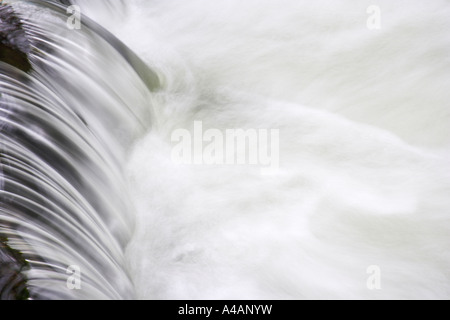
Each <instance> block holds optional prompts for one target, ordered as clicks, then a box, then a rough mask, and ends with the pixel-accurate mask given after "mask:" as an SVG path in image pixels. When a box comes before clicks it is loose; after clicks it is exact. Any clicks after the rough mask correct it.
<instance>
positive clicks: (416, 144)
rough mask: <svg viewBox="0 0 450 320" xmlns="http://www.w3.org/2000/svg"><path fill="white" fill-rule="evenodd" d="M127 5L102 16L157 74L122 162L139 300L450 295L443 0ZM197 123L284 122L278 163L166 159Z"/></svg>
mask: <svg viewBox="0 0 450 320" xmlns="http://www.w3.org/2000/svg"><path fill="white" fill-rule="evenodd" d="M371 5H375V6H376V8H379V10H380V14H381V15H380V18H381V20H380V29H378V30H370V29H369V28H368V26H367V20H368V19H369V18H370V13H368V12H367V8H369V6H371ZM126 7H127V8H126V11H125V12H124V16H123V18H122V20H121V22H119V21H118V20H114V21H113V20H110V21H106V19H102V20H103V21H104V23H106V25H107V27H108V28H109V29H110V30H111V31H113V32H114V33H115V34H116V35H117V36H119V38H121V39H122V40H123V41H124V42H126V43H127V44H128V45H129V46H130V47H131V48H132V49H133V50H135V51H136V52H137V53H138V55H140V56H141V57H142V58H143V59H144V60H145V61H146V62H147V63H148V64H149V65H150V66H151V67H152V68H154V69H155V70H156V71H157V72H158V74H159V75H160V76H161V78H162V79H163V82H164V87H163V89H162V90H160V91H159V92H158V93H157V94H155V97H154V98H155V110H154V125H153V127H152V129H151V131H150V132H149V133H148V134H147V135H146V136H145V137H143V138H142V139H141V140H140V141H139V142H138V143H137V144H136V146H135V148H134V152H133V153H132V154H131V155H130V160H129V163H128V169H127V170H128V175H129V179H130V192H131V193H132V194H133V198H134V203H135V207H136V212H137V225H136V230H135V234H134V238H133V241H132V242H131V244H130V245H129V248H128V252H127V255H128V259H129V268H130V273H131V274H132V276H133V277H134V282H135V285H136V289H137V294H138V298H141V299H303V298H306V299H315V298H318V299H334V298H338V299H341V298H352V299H353V298H356V299H409V298H412V299H416V298H418V299H423V298H425V299H427V298H439V299H446V298H449V297H450V282H449V280H450V253H449V250H448V245H449V244H450V198H449V196H448V195H449V191H450V174H449V170H448V168H449V164H450V163H449V160H450V158H449V147H450V139H449V137H450V125H449V121H450V105H449V99H448V98H449V94H448V88H450V32H449V31H450V19H448V17H449V16H450V7H448V3H447V2H446V1H434V2H432V3H430V2H427V3H424V2H421V1H395V3H394V2H392V1H384V0H383V1H359V2H358V3H357V4H356V3H355V2H354V1H339V2H336V1H314V2H310V1H298V0H280V1H279V0H277V1H275V0H265V1H261V0H258V1H256V0H246V1H237V0H227V1H225V0H216V1H206V0H189V1H176V0H169V1H168V0H164V1H162V0H154V1H148V0H146V1H142V0H141V1H139V0H130V1H127V3H126ZM194 121H202V122H203V125H204V126H205V127H209V128H218V129H220V130H226V129H228V128H231V129H232V128H266V129H279V130H280V170H279V172H278V173H277V174H274V175H269V176H264V175H261V174H260V172H259V170H256V169H255V168H254V167H252V166H206V165H204V166H201V165H200V166H199V165H197V166H196V165H176V164H175V163H173V161H172V160H171V158H170V154H171V150H172V148H173V143H172V142H171V140H170V136H171V133H172V132H173V130H175V129H178V128H186V129H191V128H192V126H193V123H194ZM370 266H376V267H379V271H380V285H381V287H380V288H375V289H374V288H370V286H368V284H367V281H368V279H369V280H370V277H371V274H368V273H367V270H371V269H370V268H369V267H370ZM368 268H369V269H368ZM371 289H373V290H371Z"/></svg>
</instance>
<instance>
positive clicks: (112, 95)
mask: <svg viewBox="0 0 450 320" xmlns="http://www.w3.org/2000/svg"><path fill="white" fill-rule="evenodd" d="M1 12H2V17H9V18H10V19H9V20H14V21H16V24H15V25H12V21H9V20H6V24H8V23H9V24H10V27H11V28H14V32H12V31H11V30H10V32H9V33H8V35H7V36H8V37H9V46H8V48H11V50H13V49H14V50H15V53H16V55H17V54H18V53H20V52H21V53H22V54H23V56H24V57H27V59H28V60H24V61H26V62H27V63H26V64H25V65H26V67H25V68H20V66H19V65H15V66H14V65H11V64H6V63H4V62H0V70H1V72H0V129H1V131H0V136H1V139H0V152H1V153H0V197H1V201H0V236H1V238H0V239H2V247H1V250H2V251H3V250H5V251H9V252H11V251H12V252H20V253H21V256H20V258H15V259H13V258H12V257H11V254H9V255H8V254H7V252H5V253H2V255H0V258H2V256H3V255H5V257H4V258H3V259H2V260H1V261H0V263H2V270H3V271H2V273H5V277H6V276H7V275H8V272H13V270H16V271H17V270H20V272H21V277H22V280H24V279H26V287H27V288H28V291H29V296H30V298H32V299H55V298H56V299H62V298H64V299H67V298H75V299H80V298H82V299H105V298H108V299H120V298H131V297H133V289H132V283H131V281H130V277H129V274H127V272H126V271H125V269H124V247H125V245H126V244H127V241H128V240H129V238H130V234H131V231H132V229H133V222H134V221H133V215H132V214H131V210H130V203H129V200H128V197H127V196H126V194H127V190H126V188H125V185H126V183H125V180H124V176H123V173H122V166H123V164H124V156H125V154H126V152H127V150H128V148H129V145H130V143H131V142H132V141H133V140H134V139H135V138H136V137H137V136H139V135H140V134H142V133H143V132H145V130H146V129H147V128H148V127H149V125H150V122H151V91H150V90H151V89H155V87H156V84H157V81H158V80H157V78H156V76H155V75H154V74H153V73H152V72H151V71H150V70H147V68H146V67H145V65H143V63H142V62H141V61H140V60H139V59H138V58H137V57H136V56H135V55H133V53H132V52H131V51H130V50H128V49H127V48H126V47H125V46H124V45H123V44H122V43H120V41H118V40H117V39H115V38H114V37H113V36H112V35H111V34H109V33H108V32H107V31H106V30H104V29H102V28H101V27H100V26H99V25H97V24H95V23H94V22H93V21H91V20H89V19H88V18H87V17H83V19H82V23H83V24H82V27H81V28H80V29H79V30H71V29H69V28H68V27H67V20H68V17H69V16H68V14H67V12H66V9H65V7H64V6H62V5H57V4H53V3H47V2H43V1H26V2H23V1H20V2H15V3H13V4H11V5H10V6H9V5H6V6H2V7H1ZM13 18H14V19H13ZM19 19H20V21H21V23H20V24H19V23H17V21H18V20H19ZM4 21H5V20H3V21H2V24H5V22H4ZM2 27H3V25H2ZM8 37H6V38H8ZM11 37H12V38H11ZM14 43H19V44H20V45H21V47H22V48H19V47H18V46H14V45H13V44H14ZM28 61H29V62H28ZM28 65H29V66H30V67H28ZM20 69H22V70H20ZM144 71H145V72H146V73H145V75H143V74H142V72H144ZM6 266H8V268H9V269H10V271H8V270H9V269H7V267H6ZM71 268H75V270H79V271H80V272H81V274H82V286H83V287H84V288H83V290H70V288H68V287H70V285H69V286H68V279H69V278H70V275H71V273H70V272H72V271H73V270H72V269H71ZM22 289H23V288H22ZM72 289H73V288H72ZM17 291H18V290H13V289H11V288H10V286H9V287H8V286H5V287H3V288H0V292H1V295H2V298H8V297H12V298H14V295H15V294H18V292H17ZM19 293H20V290H19ZM22 294H23V292H22Z"/></svg>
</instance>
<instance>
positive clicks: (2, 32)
mask: <svg viewBox="0 0 450 320" xmlns="http://www.w3.org/2000/svg"><path fill="white" fill-rule="evenodd" d="M30 50H31V47H30V43H29V41H28V39H27V36H26V34H25V31H24V30H23V28H22V23H21V22H20V19H19V18H18V17H17V16H16V15H15V13H14V10H13V9H12V8H11V7H10V6H8V5H0V61H3V62H5V63H7V64H10V65H12V66H14V67H16V68H18V69H20V70H22V71H25V72H29V71H31V69H32V66H31V63H30V61H29V60H28V54H29V53H30Z"/></svg>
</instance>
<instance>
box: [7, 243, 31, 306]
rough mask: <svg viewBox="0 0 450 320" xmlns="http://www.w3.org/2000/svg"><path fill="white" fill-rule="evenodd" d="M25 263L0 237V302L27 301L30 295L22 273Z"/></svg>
mask: <svg viewBox="0 0 450 320" xmlns="http://www.w3.org/2000/svg"><path fill="white" fill-rule="evenodd" d="M26 268H28V263H27V261H26V260H25V259H24V258H23V257H22V255H21V253H20V252H18V251H17V250H14V249H12V248H10V247H9V246H8V244H7V239H6V238H4V237H1V236H0V300H27V299H29V297H30V294H29V292H28V289H27V285H26V281H27V279H26V277H25V276H24V275H23V271H24V270H25V269H26Z"/></svg>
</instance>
